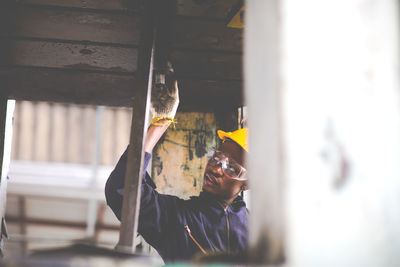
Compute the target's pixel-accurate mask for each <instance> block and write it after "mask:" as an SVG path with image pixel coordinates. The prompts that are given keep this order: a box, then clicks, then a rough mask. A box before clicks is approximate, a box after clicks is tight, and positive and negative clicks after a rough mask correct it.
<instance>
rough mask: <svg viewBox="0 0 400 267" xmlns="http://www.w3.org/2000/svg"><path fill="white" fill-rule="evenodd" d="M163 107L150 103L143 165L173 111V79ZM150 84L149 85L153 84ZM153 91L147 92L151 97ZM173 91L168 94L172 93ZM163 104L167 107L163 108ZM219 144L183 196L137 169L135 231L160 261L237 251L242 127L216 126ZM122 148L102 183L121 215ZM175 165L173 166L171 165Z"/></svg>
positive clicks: (243, 236) (242, 238) (241, 238)
mask: <svg viewBox="0 0 400 267" xmlns="http://www.w3.org/2000/svg"><path fill="white" fill-rule="evenodd" d="M174 87H175V92H172V93H171V94H170V96H172V97H171V99H169V100H168V99H167V98H164V101H170V103H169V104H165V103H164V105H163V108H162V110H163V112H161V113H160V110H161V109H160V108H157V107H155V106H156V105H157V104H155V103H154V101H153V100H152V111H153V114H156V116H154V118H153V119H152V121H151V125H150V127H149V129H148V131H147V136H146V138H145V142H144V151H145V159H144V169H146V168H147V165H148V163H149V161H150V158H151V152H152V150H153V148H154V146H155V144H156V143H157V142H158V140H159V139H160V137H161V136H162V135H163V133H164V132H165V131H166V130H167V128H168V126H169V125H170V123H171V121H173V117H174V116H175V113H176V109H177V106H178V105H177V103H176V102H179V99H178V94H177V90H178V89H177V84H176V83H175V86H174ZM154 89H155V88H153V90H154ZM153 95H154V92H153V93H152V97H153ZM174 95H175V96H176V97H173V96H174ZM165 107H169V108H167V109H165ZM218 136H219V137H220V138H221V139H222V141H223V142H222V144H221V145H220V147H219V148H218V150H212V151H210V152H209V159H208V162H207V165H206V168H205V171H204V182H203V191H202V192H201V193H200V196H198V197H191V198H190V199H189V200H183V199H180V198H178V197H176V196H171V195H164V194H160V193H158V192H157V191H156V190H155V185H154V183H153V181H152V180H151V178H150V176H149V175H148V174H147V173H146V174H145V175H143V182H142V190H141V204H140V214H139V226H138V232H139V233H140V234H141V235H142V236H143V238H144V239H145V240H146V241H147V242H148V243H149V244H150V245H151V246H153V247H154V248H155V249H156V250H157V251H158V253H159V254H160V256H161V257H162V258H163V260H164V261H165V262H172V261H185V260H190V259H191V258H192V257H193V256H194V255H196V254H197V253H203V254H207V253H210V252H214V253H215V252H221V251H224V252H228V253H237V252H243V251H244V250H245V249H246V245H247V209H246V205H245V203H244V201H243V200H242V198H241V197H240V193H241V192H242V191H244V190H247V179H246V169H245V153H247V129H240V130H237V131H234V132H232V133H231V132H228V133H226V132H223V131H218ZM126 163H127V151H125V153H124V154H123V155H122V156H121V158H120V160H119V162H118V163H117V166H116V167H115V169H114V171H113V172H112V173H111V175H110V177H109V179H108V181H107V184H106V188H105V193H106V199H107V204H108V205H109V206H110V207H111V209H112V210H113V211H114V213H115V215H116V216H117V218H118V219H119V220H120V219H121V211H122V197H123V187H124V179H125V170H126ZM177 171H179V170H177Z"/></svg>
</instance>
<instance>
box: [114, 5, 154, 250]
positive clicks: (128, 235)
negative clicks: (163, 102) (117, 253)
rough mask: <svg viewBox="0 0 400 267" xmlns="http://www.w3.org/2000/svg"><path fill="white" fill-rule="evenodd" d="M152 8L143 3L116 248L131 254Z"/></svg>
mask: <svg viewBox="0 0 400 267" xmlns="http://www.w3.org/2000/svg"><path fill="white" fill-rule="evenodd" d="M155 8H156V5H155V1H154V0H149V1H145V6H144V10H143V12H142V16H141V24H142V27H141V28H142V30H141V39H140V47H139V52H138V68H137V72H136V80H135V83H134V88H133V90H134V99H133V115H132V126H131V136H130V142H129V149H128V164H127V168H126V175H125V185H124V200H123V205H122V216H121V228H120V235H119V242H118V247H117V248H118V249H121V250H124V251H130V252H134V251H135V247H134V245H135V239H136V232H137V228H138V219H139V207H140V189H141V184H142V179H141V177H142V174H143V157H144V153H143V141H144V137H145V135H146V132H147V129H146V127H145V126H146V125H145V122H146V121H147V117H148V113H149V103H150V96H151V82H152V68H153V67H152V66H153V51H152V50H153V46H154V44H153V43H154V15H155V14H154V10H155Z"/></svg>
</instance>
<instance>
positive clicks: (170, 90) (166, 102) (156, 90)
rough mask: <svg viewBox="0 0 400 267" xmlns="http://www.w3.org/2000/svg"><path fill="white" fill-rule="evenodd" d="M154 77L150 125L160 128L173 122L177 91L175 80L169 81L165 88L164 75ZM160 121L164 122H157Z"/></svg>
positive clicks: (176, 105) (176, 107) (176, 106)
mask: <svg viewBox="0 0 400 267" xmlns="http://www.w3.org/2000/svg"><path fill="white" fill-rule="evenodd" d="M155 76H156V77H155V80H156V81H155V83H153V87H152V89H151V106H150V111H151V113H152V114H153V118H152V119H151V121H150V124H152V125H159V126H162V125H166V124H168V123H170V122H174V117H175V114H176V110H177V109H178V105H179V89H178V82H177V81H176V80H173V81H171V82H170V83H168V84H169V86H167V85H166V84H165V75H164V74H156V75H155ZM161 120H164V122H159V121H161Z"/></svg>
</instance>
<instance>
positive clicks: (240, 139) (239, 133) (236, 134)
mask: <svg viewBox="0 0 400 267" xmlns="http://www.w3.org/2000/svg"><path fill="white" fill-rule="evenodd" d="M217 133H218V136H219V138H220V139H221V140H223V141H225V140H226V138H229V139H231V140H232V141H234V142H235V143H236V144H238V145H239V146H241V147H242V148H243V149H244V150H246V151H247V152H249V147H248V145H247V133H248V128H243V129H239V130H236V131H233V132H224V131H221V130H218V131H217Z"/></svg>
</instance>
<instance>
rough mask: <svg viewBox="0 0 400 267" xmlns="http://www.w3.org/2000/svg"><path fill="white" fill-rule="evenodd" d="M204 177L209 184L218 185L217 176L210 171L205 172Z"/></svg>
mask: <svg viewBox="0 0 400 267" xmlns="http://www.w3.org/2000/svg"><path fill="white" fill-rule="evenodd" d="M204 179H205V182H206V183H208V184H213V185H218V182H217V180H216V178H215V177H214V176H213V175H212V174H210V173H205V174H204Z"/></svg>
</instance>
